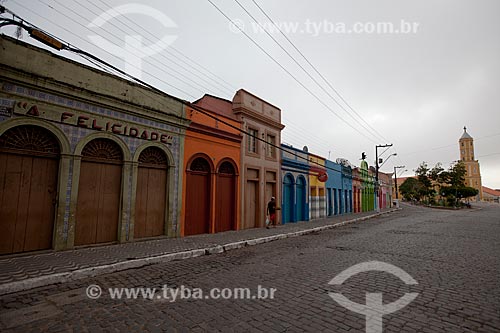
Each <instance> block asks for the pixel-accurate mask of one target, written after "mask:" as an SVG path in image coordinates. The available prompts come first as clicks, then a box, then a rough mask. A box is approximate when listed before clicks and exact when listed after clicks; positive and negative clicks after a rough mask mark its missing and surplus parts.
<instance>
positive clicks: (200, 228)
mask: <svg viewBox="0 0 500 333" xmlns="http://www.w3.org/2000/svg"><path fill="white" fill-rule="evenodd" d="M209 97H210V101H209V102H207V100H206V98H207V96H204V97H203V98H202V99H200V100H198V101H196V102H194V103H193V104H191V105H189V106H186V118H188V119H189V120H191V124H190V125H189V127H188V129H187V130H186V139H185V143H184V166H183V173H182V174H183V177H182V188H183V194H182V211H181V235H182V236H188V235H195V234H204V233H215V232H222V231H228V230H238V229H239V223H238V221H239V219H240V218H241V216H240V214H241V213H240V200H241V199H240V180H239V175H240V172H241V171H240V170H241V168H240V160H241V158H240V152H241V139H242V137H241V135H240V132H239V130H238V129H239V128H240V126H241V125H240V122H239V121H238V120H237V119H236V118H235V117H234V116H232V111H231V107H232V103H231V102H229V101H226V100H223V99H218V98H216V97H212V96H209ZM227 108H229V110H227ZM227 111H229V112H227ZM205 113H208V114H211V115H213V116H216V117H217V118H218V119H220V120H221V121H224V122H227V123H228V124H231V125H232V126H235V128H236V129H235V128H231V127H230V126H228V125H226V124H224V123H222V122H221V121H219V120H216V119H214V118H211V117H210V116H208V115H207V114H205Z"/></svg>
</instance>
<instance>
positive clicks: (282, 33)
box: [235, 0, 388, 141]
mask: <svg viewBox="0 0 500 333" xmlns="http://www.w3.org/2000/svg"><path fill="white" fill-rule="evenodd" d="M235 1H236V2H237V3H238V4H239V5H240V7H241V8H243V10H244V11H245V12H246V13H247V14H248V15H249V16H250V17H251V18H252V19H253V20H254V21H255V22H256V23H257V24H258V25H259V26H260V27H261V28H262V30H263V31H264V32H265V33H266V34H267V35H268V36H269V37H271V38H272V39H273V40H274V41H275V43H276V44H278V46H280V48H281V49H282V50H283V51H285V52H286V53H287V54H288V55H289V56H290V57H291V58H292V60H293V61H294V62H295V63H296V64H297V65H298V66H299V67H300V68H302V70H303V71H304V72H305V73H306V74H307V75H308V76H309V77H310V78H311V79H312V80H313V81H314V82H315V83H316V84H317V85H318V86H319V87H320V88H321V89H322V90H323V91H324V92H325V93H326V94H327V95H328V96H329V97H330V98H331V99H332V100H334V101H335V103H337V105H339V106H340V107H341V108H342V109H343V110H344V111H345V112H346V113H347V114H348V115H349V116H350V117H351V118H352V119H353V120H354V121H356V122H358V120H356V119H355V118H354V117H353V116H352V115H351V113H350V112H348V111H347V110H346V109H345V108H344V107H343V106H342V105H340V103H338V102H337V100H336V99H335V98H334V97H333V96H332V95H331V94H330V93H328V92H327V91H326V90H325V89H324V88H323V86H321V85H320V84H319V83H318V82H317V81H316V80H315V79H314V78H312V76H311V75H310V74H309V73H308V72H307V71H306V70H305V69H304V68H303V67H302V66H301V65H300V64H299V63H298V62H297V61H296V60H295V58H293V57H292V56H291V55H290V54H289V53H288V52H287V51H286V50H285V49H284V48H283V46H282V45H281V44H280V43H278V41H276V39H275V38H274V37H273V36H272V35H271V34H270V33H269V32H268V31H267V29H265V27H263V26H262V25H261V24H260V23H259V22H258V21H257V20H256V19H255V18H254V17H253V16H252V15H251V14H250V13H249V12H248V11H247V10H246V9H245V8H244V7H243V6H242V5H241V3H240V2H239V1H238V0H235ZM252 2H253V3H254V4H255V6H257V8H259V10H260V11H261V12H262V14H264V16H265V17H266V18H267V19H268V20H269V21H270V22H271V23H272V24H273V25H274V26H275V27H276V28H277V29H278V31H279V32H280V34H281V35H282V36H283V37H284V38H285V39H286V40H287V41H288V43H289V44H290V45H292V47H293V48H294V49H295V50H296V51H297V52H298V53H299V54H300V55H301V56H302V58H303V59H304V60H305V61H306V62H307V63H308V64H309V66H310V67H311V68H312V69H313V70H314V71H315V72H316V74H318V75H319V77H320V78H321V79H322V80H323V81H324V82H325V83H326V84H327V85H328V86H329V87H330V89H331V90H332V91H333V92H334V93H335V94H336V95H337V96H338V97H339V98H340V99H341V101H342V102H344V104H345V105H346V106H347V107H348V108H349V109H350V110H351V111H352V112H353V113H354V114H355V115H357V116H358V118H359V119H361V121H362V122H363V123H365V124H366V125H367V126H368V128H367V127H365V125H363V124H359V125H361V126H362V127H363V128H364V129H365V130H367V131H368V132H371V134H372V135H373V134H374V133H375V137H377V136H378V137H379V138H381V139H383V140H384V141H388V140H387V139H385V138H384V136H383V135H381V134H380V133H379V132H378V131H377V130H376V129H374V128H373V127H372V126H371V125H370V124H369V123H368V122H367V121H365V119H364V118H363V117H362V116H361V115H360V114H359V113H358V112H356V110H354V108H353V107H352V106H351V105H350V104H349V103H348V102H347V101H346V100H345V99H344V97H343V96H342V95H341V94H340V93H339V92H338V90H337V89H335V88H334V87H333V85H332V84H331V83H330V82H329V81H328V80H327V79H326V78H325V76H324V75H323V74H321V72H320V71H319V70H318V69H317V68H316V66H314V65H313V64H312V63H311V61H309V59H307V57H306V56H305V55H304V53H302V52H301V51H300V50H299V48H298V47H297V46H296V45H295V44H294V43H293V42H292V41H291V40H290V39H289V38H288V36H287V35H286V34H285V33H284V32H283V31H281V29H280V27H279V26H278V25H277V24H276V23H275V22H274V20H273V19H272V18H271V17H270V16H269V15H268V14H267V13H266V12H265V11H264V9H262V7H261V6H259V4H258V3H257V2H256V1H255V0H252Z"/></svg>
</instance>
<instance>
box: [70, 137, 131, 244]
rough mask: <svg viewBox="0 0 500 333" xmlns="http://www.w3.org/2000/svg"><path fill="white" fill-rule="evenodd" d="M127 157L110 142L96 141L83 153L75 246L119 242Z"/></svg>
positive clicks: (104, 140) (106, 140)
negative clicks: (125, 160) (123, 181)
mask: <svg viewBox="0 0 500 333" xmlns="http://www.w3.org/2000/svg"><path fill="white" fill-rule="evenodd" d="M122 161H123V154H122V151H121V149H120V147H119V146H118V145H117V144H116V143H115V142H114V141H112V140H109V139H95V140H92V141H90V142H89V143H87V145H86V146H85V147H84V148H83V151H82V162H81V168H80V181H79V185H78V200H77V207H76V226H75V245H88V244H98V243H107V242H113V241H116V240H117V239H118V223H119V220H120V194H121V178H122V177H121V175H122Z"/></svg>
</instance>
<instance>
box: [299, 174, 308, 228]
mask: <svg viewBox="0 0 500 333" xmlns="http://www.w3.org/2000/svg"><path fill="white" fill-rule="evenodd" d="M296 187H297V188H296V190H297V221H306V220H307V219H306V180H305V179H304V177H303V176H298V177H297V185H296Z"/></svg>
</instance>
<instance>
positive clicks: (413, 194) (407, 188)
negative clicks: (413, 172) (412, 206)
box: [399, 178, 421, 200]
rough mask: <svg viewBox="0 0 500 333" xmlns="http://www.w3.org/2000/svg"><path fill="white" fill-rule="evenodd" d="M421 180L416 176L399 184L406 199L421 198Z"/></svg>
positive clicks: (400, 190)
mask: <svg viewBox="0 0 500 333" xmlns="http://www.w3.org/2000/svg"><path fill="white" fill-rule="evenodd" d="M420 187H421V185H420V182H419V181H418V179H416V178H407V179H406V180H405V181H404V182H403V184H401V185H400V186H399V192H401V195H402V196H403V198H405V199H406V200H413V199H417V200H419V199H420Z"/></svg>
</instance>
